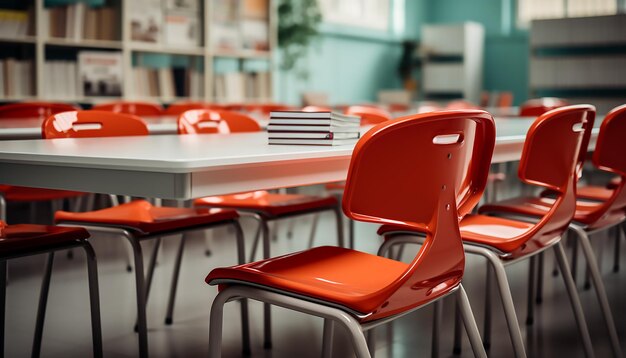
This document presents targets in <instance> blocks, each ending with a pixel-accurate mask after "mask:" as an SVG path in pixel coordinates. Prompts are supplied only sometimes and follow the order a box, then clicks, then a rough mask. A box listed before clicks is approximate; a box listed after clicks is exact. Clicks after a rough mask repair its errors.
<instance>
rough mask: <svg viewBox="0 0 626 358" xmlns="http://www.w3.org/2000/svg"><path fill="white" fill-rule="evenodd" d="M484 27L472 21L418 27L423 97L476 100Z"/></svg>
mask: <svg viewBox="0 0 626 358" xmlns="http://www.w3.org/2000/svg"><path fill="white" fill-rule="evenodd" d="M484 43H485V29H484V27H483V26H482V25H481V24H479V23H475V22H464V23H461V24H436V25H424V26H422V42H421V46H420V49H419V51H420V54H421V56H422V57H423V65H422V74H423V77H422V92H423V94H424V97H425V98H429V97H432V96H435V97H440V96H444V97H449V98H455V97H456V98H465V99H467V100H469V101H472V102H474V103H479V100H480V93H481V91H482V82H483V56H484Z"/></svg>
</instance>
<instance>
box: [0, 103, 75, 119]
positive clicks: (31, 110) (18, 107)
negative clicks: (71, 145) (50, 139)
mask: <svg viewBox="0 0 626 358" xmlns="http://www.w3.org/2000/svg"><path fill="white" fill-rule="evenodd" d="M78 109H80V108H77V107H75V106H73V105H71V104H66V103H52V102H22V103H12V104H7V105H4V106H0V119H11V118H48V117H50V116H51V115H53V114H56V113H60V112H67V111H76V110H78Z"/></svg>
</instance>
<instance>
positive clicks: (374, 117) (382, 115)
mask: <svg viewBox="0 0 626 358" xmlns="http://www.w3.org/2000/svg"><path fill="white" fill-rule="evenodd" d="M344 113H345V114H348V115H353V116H359V117H361V125H370V124H378V123H382V122H386V121H389V120H391V114H389V112H387V111H385V110H383V109H380V108H377V107H372V106H349V107H348V108H346V109H345V111H344Z"/></svg>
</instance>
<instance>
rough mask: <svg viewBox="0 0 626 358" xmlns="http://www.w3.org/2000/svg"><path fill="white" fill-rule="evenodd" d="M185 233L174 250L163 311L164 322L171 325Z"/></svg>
mask: <svg viewBox="0 0 626 358" xmlns="http://www.w3.org/2000/svg"><path fill="white" fill-rule="evenodd" d="M185 241H187V240H185V235H184V234H183V235H182V236H181V238H180V243H179V244H178V250H177V251H176V261H175V262H174V272H173V273H172V283H171V285H170V296H169V298H168V300H167V312H166V313H165V324H166V325H168V326H169V325H171V324H172V323H173V322H174V301H175V300H176V289H177V287H178V277H179V274H180V265H181V263H182V261H183V251H184V249H185Z"/></svg>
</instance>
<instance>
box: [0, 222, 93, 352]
mask: <svg viewBox="0 0 626 358" xmlns="http://www.w3.org/2000/svg"><path fill="white" fill-rule="evenodd" d="M88 237H89V233H88V232H87V231H86V230H85V229H82V228H68V227H60V226H44V225H32V224H18V225H7V224H6V223H5V222H4V221H0V339H1V340H2V341H1V342H0V344H1V347H2V348H1V349H2V350H1V351H0V355H3V356H4V337H5V336H4V330H5V312H6V286H7V282H6V277H7V261H8V260H12V259H15V258H20V257H26V256H33V255H38V254H42V253H47V254H48V257H47V261H46V267H45V271H44V277H43V283H42V286H41V292H40V293H39V296H40V297H39V306H38V307H37V320H36V323H35V337H34V339H33V350H32V356H33V357H39V355H40V354H41V338H42V336H43V327H44V320H45V314H46V306H47V304H48V291H49V288H50V278H51V276H52V264H53V262H54V254H55V253H56V252H57V251H61V250H67V249H72V248H77V247H82V248H83V249H84V251H85V255H86V257H87V273H88V280H89V304H90V307H91V309H90V312H91V334H92V340H93V342H92V344H93V355H94V357H102V328H101V325H100V295H99V292H98V268H97V264H96V255H95V252H94V250H93V248H92V247H91V245H90V244H89V242H87V238H88Z"/></svg>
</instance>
